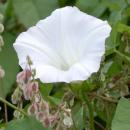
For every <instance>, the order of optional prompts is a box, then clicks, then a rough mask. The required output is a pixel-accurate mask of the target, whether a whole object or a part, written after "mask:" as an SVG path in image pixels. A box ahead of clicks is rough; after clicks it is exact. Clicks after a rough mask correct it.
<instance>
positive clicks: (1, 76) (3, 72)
mask: <svg viewBox="0 0 130 130" xmlns="http://www.w3.org/2000/svg"><path fill="white" fill-rule="evenodd" d="M4 76H5V71H4V70H3V69H2V68H1V66H0V79H2V78H3V77H4Z"/></svg>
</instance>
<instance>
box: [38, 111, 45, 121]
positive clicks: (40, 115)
mask: <svg viewBox="0 0 130 130" xmlns="http://www.w3.org/2000/svg"><path fill="white" fill-rule="evenodd" d="M46 116H47V115H46V114H45V113H44V112H42V111H40V112H38V113H37V114H36V118H37V120H39V121H40V122H42V121H43V120H44V118H45V117H46Z"/></svg>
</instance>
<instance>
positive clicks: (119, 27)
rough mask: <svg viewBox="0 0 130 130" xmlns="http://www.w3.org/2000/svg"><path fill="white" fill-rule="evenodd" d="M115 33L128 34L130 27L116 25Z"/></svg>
mask: <svg viewBox="0 0 130 130" xmlns="http://www.w3.org/2000/svg"><path fill="white" fill-rule="evenodd" d="M117 31H118V32H120V33H123V32H128V33H130V26H128V25H125V24H122V23H118V25H117Z"/></svg>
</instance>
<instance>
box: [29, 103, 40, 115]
mask: <svg viewBox="0 0 130 130" xmlns="http://www.w3.org/2000/svg"><path fill="white" fill-rule="evenodd" d="M38 111H39V105H38V104H37V103H35V102H34V103H32V104H31V105H30V106H29V108H28V114H29V115H35V114H37V113H38Z"/></svg>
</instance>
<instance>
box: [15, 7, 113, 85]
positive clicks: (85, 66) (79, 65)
mask: <svg viewBox="0 0 130 130" xmlns="http://www.w3.org/2000/svg"><path fill="white" fill-rule="evenodd" d="M110 31H111V27H110V26H109V24H108V23H107V21H102V20H100V19H98V18H96V17H93V16H90V15H88V14H86V13H83V12H81V11H80V10H79V9H78V8H77V7H64V8H60V9H56V10H55V11H54V12H53V13H52V14H51V15H50V16H49V17H47V18H46V19H44V20H40V21H39V22H38V23H37V24H36V26H33V27H31V28H29V29H28V30H27V31H26V32H23V33H21V34H20V35H19V36H18V38H17V39H16V41H15V43H14V48H15V50H16V52H17V54H18V57H19V64H20V66H21V67H22V68H23V69H24V68H25V66H26V57H27V56H30V58H31V60H32V62H33V66H34V67H35V68H36V78H40V80H41V81H42V82H45V83H51V82H67V83H69V82H72V81H79V80H86V79H88V77H90V75H91V74H92V73H94V72H97V71H98V70H99V67H100V62H101V57H102V56H103V54H104V53H105V40H106V38H107V37H108V36H109V35H110Z"/></svg>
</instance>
